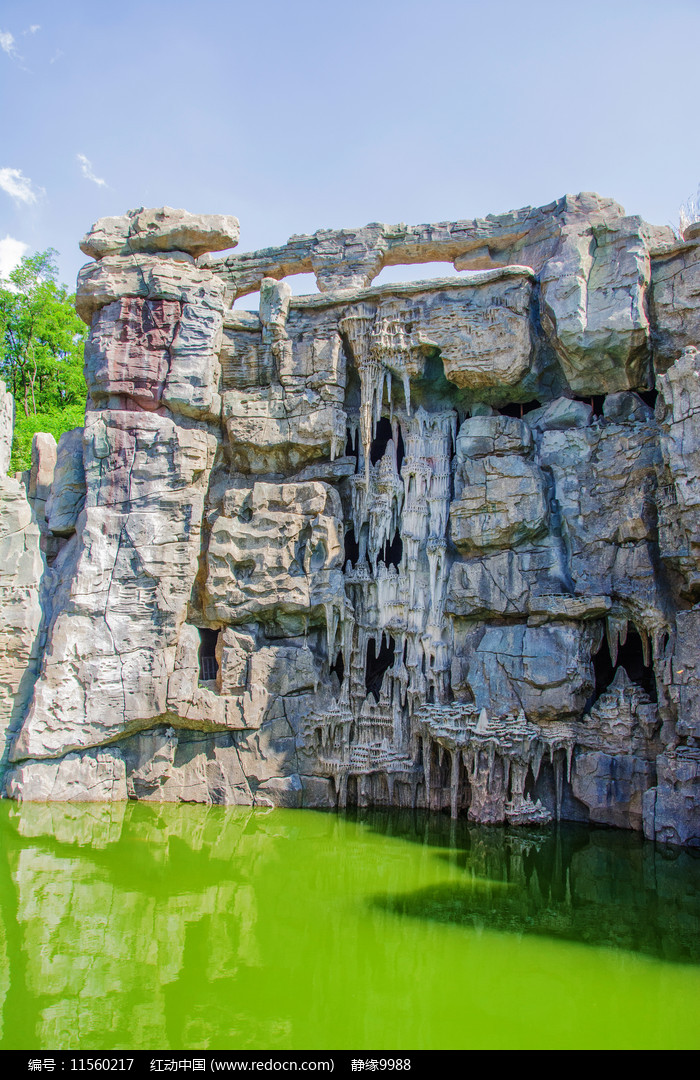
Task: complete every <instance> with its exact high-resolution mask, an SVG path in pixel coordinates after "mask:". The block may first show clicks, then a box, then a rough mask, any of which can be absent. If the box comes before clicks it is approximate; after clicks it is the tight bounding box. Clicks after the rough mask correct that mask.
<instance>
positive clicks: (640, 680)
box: [587, 626, 657, 708]
mask: <svg viewBox="0 0 700 1080" xmlns="http://www.w3.org/2000/svg"><path fill="white" fill-rule="evenodd" d="M592 659H593V673H594V676H595V689H594V691H593V694H592V695H591V698H590V700H589V703H588V706H587V707H588V708H590V706H591V705H593V704H594V703H595V702H596V701H597V700H598V698H599V697H600V695H601V694H603V693H605V691H606V690H607V689H608V687H609V686H610V684H611V683H612V681H613V679H614V678H615V672H616V671H617V668H618V667H623V668H624V669H625V671H626V672H627V674H628V675H629V677H630V680H631V682H633V683H636V684H637V685H638V686H641V687H642V689H643V690H644V691H645V692H646V693H647V694H648V695H649V697H650V698H651V700H652V701H656V700H657V693H656V679H655V677H654V666H653V664H645V663H644V647H643V645H642V639H641V637H640V636H639V634H638V633H637V631H636V630H635V629H634V627H632V626H630V627H629V628H628V630H627V639H626V641H625V643H624V645H619V646H618V650H617V664H616V665H615V667H613V662H612V657H611V655H610V649H609V647H608V640H607V637H605V636H604V637H603V640H602V642H601V644H600V648H599V649H598V652H597V653H595V654H594V656H593V658H592Z"/></svg>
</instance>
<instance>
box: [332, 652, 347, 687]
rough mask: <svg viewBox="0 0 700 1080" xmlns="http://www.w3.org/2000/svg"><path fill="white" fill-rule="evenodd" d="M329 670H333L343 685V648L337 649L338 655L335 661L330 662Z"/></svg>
mask: <svg viewBox="0 0 700 1080" xmlns="http://www.w3.org/2000/svg"><path fill="white" fill-rule="evenodd" d="M330 670H331V671H334V672H335V673H336V675H337V676H338V682H339V683H340V685H341V686H342V685H343V679H344V678H345V661H344V660H343V650H342V649H338V655H337V656H336V658H335V663H334V664H331V668H330Z"/></svg>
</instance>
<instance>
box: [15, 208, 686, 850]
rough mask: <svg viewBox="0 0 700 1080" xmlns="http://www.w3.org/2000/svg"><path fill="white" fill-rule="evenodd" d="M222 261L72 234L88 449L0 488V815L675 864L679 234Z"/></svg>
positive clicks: (323, 244)
mask: <svg viewBox="0 0 700 1080" xmlns="http://www.w3.org/2000/svg"><path fill="white" fill-rule="evenodd" d="M236 239H237V222H236V221H235V219H233V218H218V217H210V218H195V217H192V216H191V215H188V214H186V213H185V212H184V211H173V210H170V209H168V208H163V209H161V210H137V211H132V212H130V213H129V214H127V215H124V216H123V217H121V218H108V219H104V220H103V221H101V222H98V223H97V224H96V225H95V226H94V227H93V229H92V230H91V232H90V233H89V234H88V236H87V237H86V239H85V241H84V243H83V250H84V251H85V252H86V253H87V254H89V255H91V256H94V258H95V260H96V261H95V262H93V263H90V264H89V265H88V266H86V267H85V268H84V269H83V270H82V271H81V273H80V277H79V288H78V300H77V306H78V310H79V312H80V314H81V315H82V317H83V318H84V319H85V320H86V321H87V322H88V323H89V325H90V338H89V342H88V345H87V348H86V376H87V379H88V385H89V390H90V397H89V403H88V410H87V414H86V419H85V427H84V429H79V430H76V431H74V432H70V433H68V434H67V435H66V436H64V437H63V438H62V439H61V442H60V444H59V446H58V449H57V450H56V447H55V445H53V444H52V441H51V440H50V438H49V437H46V436H40V437H37V440H36V443H35V448H34V458H33V467H32V470H31V474H30V477H29V482H28V490H27V492H26V493H25V491H24V489H23V488H22V487H21V486H20V485H19V484H18V483H17V482H16V481H10V480H8V479H5V480H2V481H0V546H2V545H3V544H4V545H5V547H4V548H3V552H4V555H5V557H4V558H3V559H2V561H1V563H0V577H2V575H3V574H4V575H5V576H4V577H2V581H0V606H1V607H2V609H3V612H4V613H5V621H4V622H3V627H7V630H5V629H3V630H2V633H1V634H0V666H2V675H3V677H2V679H0V682H1V683H2V687H3V690H2V692H3V695H4V697H2V698H0V709H2V710H4V711H3V712H0V717H1V719H2V723H3V724H4V732H5V742H6V753H5V758H4V759H3V764H4V767H5V779H4V784H5V791H6V793H7V794H8V795H9V796H10V797H12V798H18V799H22V798H23V799H36V800H56V801H62V800H120V799H126V798H132V799H144V800H148V801H154V802H158V801H164V800H167V801H173V800H174V801H197V802H205V803H238V804H242V805H265V806H287V807H305V806H313V807H316V808H325V809H331V808H334V807H336V806H340V807H343V806H346V805H348V804H353V805H360V806H365V805H369V804H378V805H386V806H390V805H393V806H420V807H425V808H429V809H434V810H440V809H449V810H450V812H451V813H452V814H453V815H454V816H457V815H458V814H464V815H466V816H468V817H469V818H470V819H471V820H473V821H480V822H490V823H499V822H508V823H509V824H510V825H513V826H516V825H520V824H539V825H544V824H546V823H547V822H549V821H551V820H554V819H558V820H560V819H572V820H578V821H594V822H599V823H602V824H607V825H613V826H617V827H621V828H630V829H636V830H639V831H643V832H644V834H645V835H646V836H647V837H649V838H650V839H656V840H657V841H660V842H664V843H673V844H687V845H691V846H696V847H699V846H700V824H699V822H700V783H699V780H698V777H699V775H700V774H699V773H698V767H699V765H698V762H699V761H700V660H699V659H698V648H697V642H698V640H699V635H700V546H699V545H700V540H699V539H698V537H699V536H700V511H699V509H698V508H699V507H700V488H698V480H697V477H698V474H699V472H700V457H699V456H698V455H699V454H700V451H698V446H700V435H699V434H698V431H696V427H697V417H698V416H700V387H699V385H698V384H699V383H700V365H699V364H698V360H697V353H696V350H697V348H698V347H700V325H698V321H697V318H696V316H697V310H696V309H698V310H700V307H699V305H698V303H696V301H697V299H698V297H697V296H696V292H697V291H698V290H697V289H696V285H697V282H696V280H695V276H694V275H696V267H697V254H696V252H697V249H698V243H699V241H698V237H697V235H696V233H695V232H692V231H691V232H690V233H688V236H687V239H686V240H684V241H682V242H679V241H677V240H676V238H675V237H674V236H673V235H672V234H671V232H670V230H667V229H657V228H653V227H651V226H649V225H647V224H646V223H644V222H643V221H641V220H640V219H639V218H634V217H627V216H626V215H625V213H624V211H623V210H622V208H621V207H619V206H618V205H617V204H616V203H614V202H612V201H611V200H609V199H604V198H601V197H599V196H597V195H593V194H591V193H583V194H581V195H577V196H570V195H567V196H565V197H564V198H562V199H560V200H558V201H557V202H555V203H552V204H550V205H549V206H545V207H540V208H536V209H533V208H530V207H527V208H525V209H523V210H518V211H513V212H511V213H508V214H503V215H500V216H498V217H489V218H487V219H484V220H475V221H460V222H443V223H438V224H432V225H419V226H406V225H399V226H387V225H382V224H377V223H374V224H371V225H368V226H365V227H364V228H361V229H344V230H337V231H333V230H321V231H319V232H317V233H315V234H313V235H312V236H297V237H292V238H291V239H290V240H289V241H288V242H287V244H285V245H283V246H282V247H280V248H269V249H266V250H265V251H261V252H250V253H244V254H242V255H239V254H233V255H226V256H224V257H219V258H215V257H212V256H210V255H208V254H206V253H207V252H215V251H217V250H223V249H224V248H225V247H230V246H232V245H233V244H234V243H235V240H236ZM426 261H430V262H433V261H444V262H445V263H447V264H451V265H452V267H453V269H454V270H455V271H457V273H456V274H455V275H453V276H446V277H443V278H439V279H435V280H431V281H420V280H417V281H414V282H403V283H400V284H394V285H379V286H376V287H375V286H373V285H372V281H373V279H374V278H375V277H376V275H377V274H378V273H379V272H380V270H381V269H382V267H384V266H389V265H397V264H400V263H416V264H419V263H421V262H426ZM462 271H468V273H462ZM301 272H305V273H308V272H314V273H315V274H316V278H317V282H318V286H319V293H318V294H315V295H311V296H303V297H302V296H293V295H292V292H291V288H290V286H289V284H288V283H287V282H286V281H285V280H284V279H285V278H286V277H287V276H288V275H291V274H295V273H301ZM417 276H419V272H417ZM258 289H259V290H260V304H259V309H258V311H257V312H245V311H242V310H239V308H238V307H233V306H232V305H233V301H234V299H235V298H236V297H240V296H243V295H245V294H247V293H250V292H254V291H256V290H258ZM698 296H700V293H698ZM657 394H658V397H657ZM10 423H11V410H10V407H9V405H8V402H7V398H6V397H2V396H1V395H0V455H2V454H4V457H3V459H2V460H7V459H8V451H9V444H10V443H9V435H8V426H9V424H10ZM3 425H4V426H3ZM3 447H4V450H3ZM696 458H698V460H697V461H696ZM696 489H697V490H696ZM2 530H4V531H2ZM3 537H4V539H3Z"/></svg>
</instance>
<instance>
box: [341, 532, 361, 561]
mask: <svg viewBox="0 0 700 1080" xmlns="http://www.w3.org/2000/svg"><path fill="white" fill-rule="evenodd" d="M359 557H360V545H359V544H358V542H357V540H356V538H355V530H354V528H350V529H348V531H347V532H346V534H345V557H344V558H343V566H347V565H348V561H349V562H351V563H352V565H353V566H357V560H358V559H359Z"/></svg>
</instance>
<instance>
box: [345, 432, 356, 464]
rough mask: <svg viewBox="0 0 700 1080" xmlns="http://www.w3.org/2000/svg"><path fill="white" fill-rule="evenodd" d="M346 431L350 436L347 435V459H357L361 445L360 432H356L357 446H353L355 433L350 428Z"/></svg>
mask: <svg viewBox="0 0 700 1080" xmlns="http://www.w3.org/2000/svg"><path fill="white" fill-rule="evenodd" d="M346 431H347V433H348V434H347V439H346V440H345V456H346V457H355V458H356V457H357V456H358V445H359V441H360V435H359V432H355V444H354V446H353V438H352V434H353V433H352V431H351V430H350V428H346Z"/></svg>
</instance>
